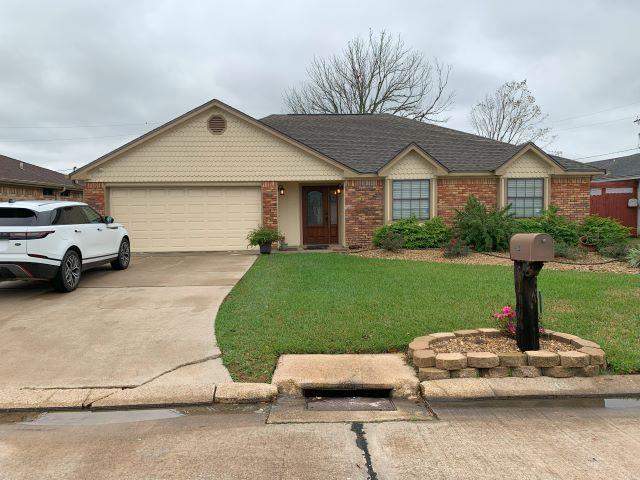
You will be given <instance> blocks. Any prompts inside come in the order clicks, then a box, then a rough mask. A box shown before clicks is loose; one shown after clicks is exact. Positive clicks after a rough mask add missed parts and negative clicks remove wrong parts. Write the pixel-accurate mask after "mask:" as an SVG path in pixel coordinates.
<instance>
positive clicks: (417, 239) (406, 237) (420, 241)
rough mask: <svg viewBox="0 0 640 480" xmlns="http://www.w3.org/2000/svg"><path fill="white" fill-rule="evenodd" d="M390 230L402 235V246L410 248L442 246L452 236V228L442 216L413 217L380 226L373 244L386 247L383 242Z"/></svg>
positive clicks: (374, 236)
mask: <svg viewBox="0 0 640 480" xmlns="http://www.w3.org/2000/svg"><path fill="white" fill-rule="evenodd" d="M389 232H392V233H395V234H398V235H400V236H401V238H402V240H403V243H402V248H410V249H418V248H437V247H441V246H443V245H445V244H446V243H447V242H448V241H449V239H450V238H451V229H450V228H449V227H448V226H447V225H446V224H445V223H444V221H443V220H442V218H440V217H435V218H432V219H430V220H425V221H424V222H420V221H418V220H417V219H416V218H415V217H411V218H407V219H403V220H397V221H395V222H393V223H390V224H388V225H383V226H382V227H380V228H379V229H378V230H376V232H375V233H374V235H373V244H374V245H376V246H378V247H380V248H384V247H382V242H383V240H384V239H385V238H387V237H388V235H389Z"/></svg>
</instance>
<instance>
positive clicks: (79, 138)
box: [0, 133, 142, 143]
mask: <svg viewBox="0 0 640 480" xmlns="http://www.w3.org/2000/svg"><path fill="white" fill-rule="evenodd" d="M139 135H142V134H141V133H126V134H120V135H104V136H101V137H76V138H36V139H32V140H29V139H24V138H20V139H6V140H5V139H0V142H2V143H36V142H75V141H78V140H97V139H100V138H124V137H136V136H139Z"/></svg>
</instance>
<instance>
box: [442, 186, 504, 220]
mask: <svg viewBox="0 0 640 480" xmlns="http://www.w3.org/2000/svg"><path fill="white" fill-rule="evenodd" d="M436 194H437V197H438V198H437V201H438V216H441V217H442V218H444V219H445V220H446V221H448V222H450V221H451V220H453V218H454V217H455V214H456V209H457V210H460V209H461V208H462V207H464V204H465V203H466V201H467V199H468V198H469V197H470V196H471V195H475V196H476V197H477V198H478V200H480V202H482V203H484V204H485V205H486V206H487V207H495V206H496V205H497V203H498V179H497V178H492V177H478V178H439V179H438V187H437V192H436Z"/></svg>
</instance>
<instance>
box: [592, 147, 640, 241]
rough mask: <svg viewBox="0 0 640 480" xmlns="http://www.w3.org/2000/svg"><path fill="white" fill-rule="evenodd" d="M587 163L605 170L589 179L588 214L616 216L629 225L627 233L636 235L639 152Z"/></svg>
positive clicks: (638, 225) (639, 210)
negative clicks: (603, 172)
mask: <svg viewBox="0 0 640 480" xmlns="http://www.w3.org/2000/svg"><path fill="white" fill-rule="evenodd" d="M589 165H591V166H593V167H597V168H602V169H604V170H606V172H607V173H606V174H605V175H601V176H597V177H595V178H594V179H593V180H592V182H591V213H593V214H596V215H600V216H603V217H612V218H617V219H618V220H620V222H622V224H624V225H626V226H627V227H631V228H632V229H633V230H632V232H631V233H632V234H633V235H636V236H637V235H638V231H639V230H640V208H638V203H640V153H636V154H635V155H628V156H626V157H619V158H609V159H608V160H600V161H597V162H590V163H589Z"/></svg>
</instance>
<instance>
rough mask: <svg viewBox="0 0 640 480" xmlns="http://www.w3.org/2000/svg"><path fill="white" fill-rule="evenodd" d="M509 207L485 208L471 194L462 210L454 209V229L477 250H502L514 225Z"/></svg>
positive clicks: (504, 248)
mask: <svg viewBox="0 0 640 480" xmlns="http://www.w3.org/2000/svg"><path fill="white" fill-rule="evenodd" d="M508 210H509V208H508V207H505V208H501V209H496V208H487V207H486V206H485V205H483V204H482V203H480V201H479V200H478V199H477V198H476V197H474V196H473V195H472V196H470V197H469V199H468V200H467V203H466V204H465V206H464V208H463V209H462V210H456V217H455V221H454V231H455V233H456V235H457V236H458V237H460V239H461V240H462V241H463V242H464V243H465V244H467V245H470V246H473V247H474V248H475V249H476V251H478V252H495V251H503V250H506V249H507V248H509V239H510V238H511V235H512V234H513V233H514V229H515V227H516V224H515V221H514V219H513V217H512V215H511V214H510V213H509V211H508Z"/></svg>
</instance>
